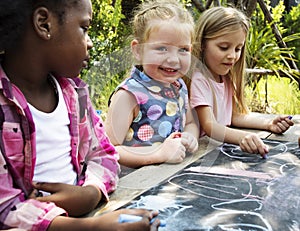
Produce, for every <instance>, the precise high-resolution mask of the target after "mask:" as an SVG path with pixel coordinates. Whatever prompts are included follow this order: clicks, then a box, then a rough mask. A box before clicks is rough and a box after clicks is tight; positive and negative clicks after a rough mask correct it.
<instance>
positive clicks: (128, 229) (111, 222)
mask: <svg viewBox="0 0 300 231" xmlns="http://www.w3.org/2000/svg"><path fill="white" fill-rule="evenodd" d="M120 214H130V215H138V216H141V217H143V219H142V220H141V221H138V222H128V223H119V222H118V220H119V216H120ZM157 215H158V212H151V211H147V210H145V209H120V210H116V211H113V212H109V213H106V214H104V215H101V216H98V217H93V218H92V219H93V225H94V227H95V229H94V230H101V231H112V230H120V231H140V230H143V231H144V230H146V231H156V230H158V227H159V224H160V220H159V219H158V218H157V219H155V221H154V222H153V223H152V224H150V221H151V220H152V218H154V217H156V216H157Z"/></svg>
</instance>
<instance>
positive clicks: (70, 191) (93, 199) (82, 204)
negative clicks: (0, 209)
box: [33, 183, 102, 216]
mask: <svg viewBox="0 0 300 231" xmlns="http://www.w3.org/2000/svg"><path fill="white" fill-rule="evenodd" d="M33 186H34V188H35V190H41V191H45V192H49V193H51V195H49V196H42V197H39V196H38V197H36V198H33V199H36V200H38V201H41V202H54V203H55V204H56V205H57V206H59V207H61V208H63V209H65V210H66V211H67V212H68V213H69V215H70V216H80V215H83V214H85V213H87V212H90V211H91V210H92V209H94V208H95V207H96V206H97V204H98V203H99V201H100V200H101V197H102V193H101V192H100V190H99V189H97V188H96V187H95V186H83V187H81V186H75V185H69V184H63V183H33Z"/></svg>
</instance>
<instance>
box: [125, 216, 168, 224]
mask: <svg viewBox="0 0 300 231" xmlns="http://www.w3.org/2000/svg"><path fill="white" fill-rule="evenodd" d="M142 219H143V217H141V216H137V215H131V214H120V216H119V223H127V222H138V221H141V220H142ZM155 219H156V217H154V218H152V220H151V221H150V224H152V223H153V222H154V221H155ZM166 225H167V224H166V221H164V220H160V225H159V226H160V227H165V226H166Z"/></svg>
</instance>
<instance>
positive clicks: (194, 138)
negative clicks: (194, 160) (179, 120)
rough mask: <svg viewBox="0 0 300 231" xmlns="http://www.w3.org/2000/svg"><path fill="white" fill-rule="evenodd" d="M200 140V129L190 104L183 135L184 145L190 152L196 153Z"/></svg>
mask: <svg viewBox="0 0 300 231" xmlns="http://www.w3.org/2000/svg"><path fill="white" fill-rule="evenodd" d="M198 138H199V127H198V126H197V123H196V121H195V118H194V115H193V113H192V110H191V107H190V105H189V104H188V109H187V112H186V123H185V127H184V132H183V133H182V135H181V140H182V143H183V145H184V146H185V147H186V149H187V151H188V152H191V153H194V152H196V151H197V150H198Z"/></svg>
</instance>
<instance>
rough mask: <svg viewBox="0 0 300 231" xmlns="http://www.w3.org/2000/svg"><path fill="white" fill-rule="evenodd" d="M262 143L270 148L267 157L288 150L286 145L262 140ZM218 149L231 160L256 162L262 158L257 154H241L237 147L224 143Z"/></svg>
mask: <svg viewBox="0 0 300 231" xmlns="http://www.w3.org/2000/svg"><path fill="white" fill-rule="evenodd" d="M264 143H265V144H266V145H268V146H269V148H270V150H269V153H268V157H270V156H275V155H278V154H282V153H284V152H286V151H287V150H288V146H287V144H284V143H281V142H279V141H273V140H264ZM219 149H220V151H221V153H222V154H224V155H226V156H228V157H230V158H233V159H238V160H241V161H243V162H247V161H250V162H258V161H261V158H262V157H261V156H260V155H257V154H251V153H247V152H243V151H242V150H241V148H240V147H239V146H238V145H234V144H227V143H225V144H223V145H222V146H221V147H220V148H219Z"/></svg>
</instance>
